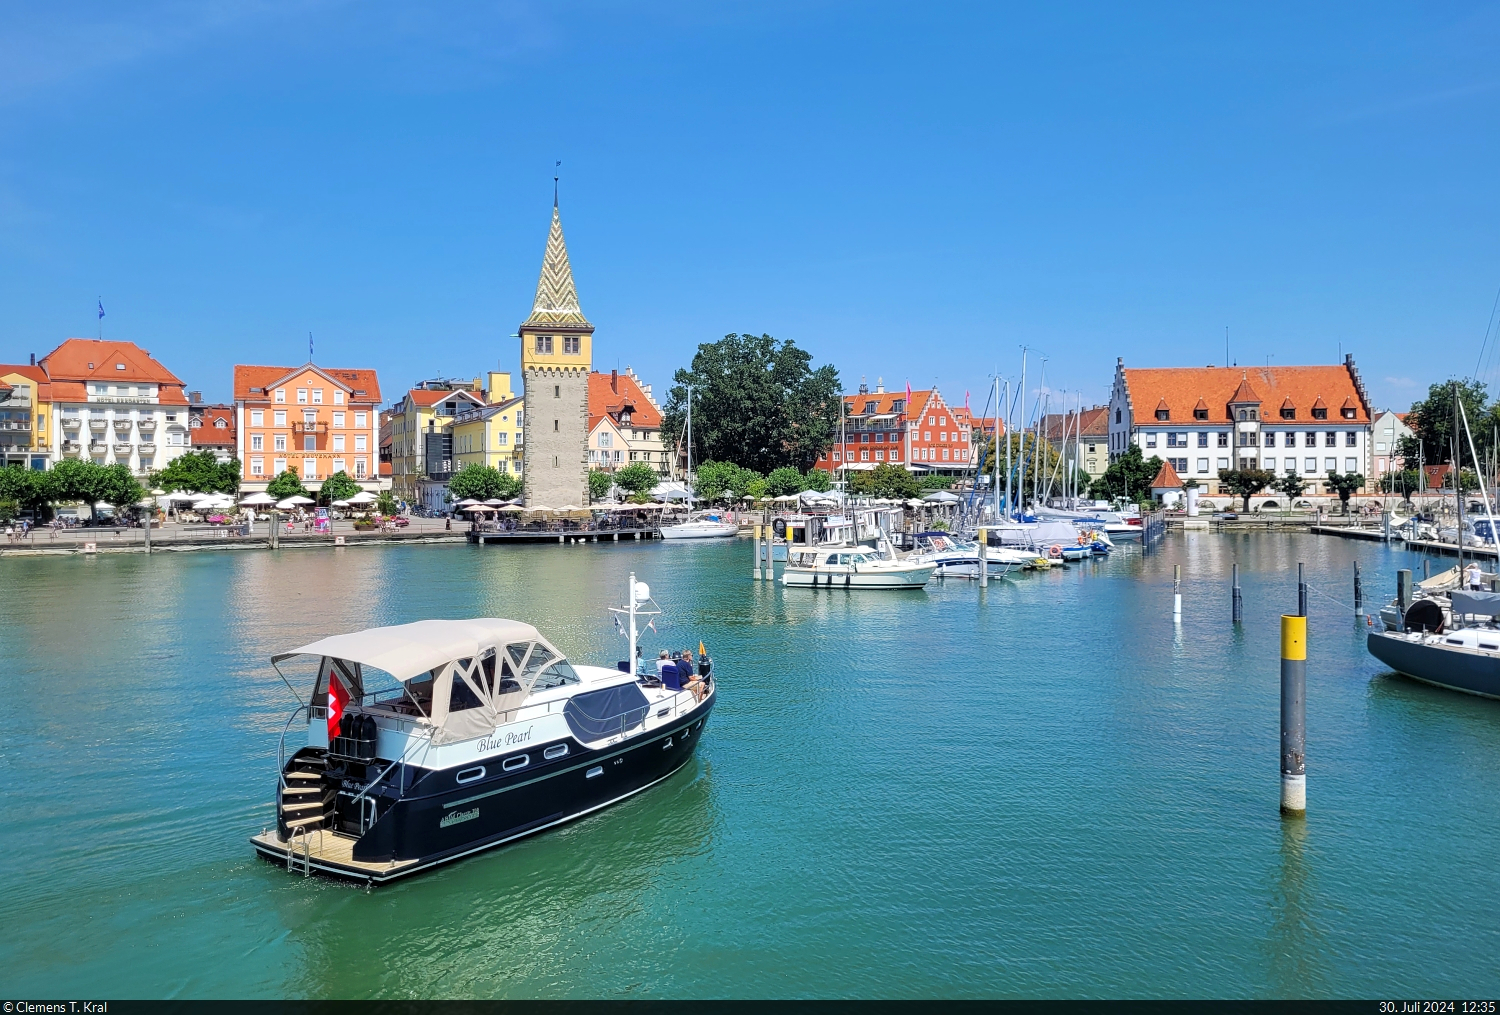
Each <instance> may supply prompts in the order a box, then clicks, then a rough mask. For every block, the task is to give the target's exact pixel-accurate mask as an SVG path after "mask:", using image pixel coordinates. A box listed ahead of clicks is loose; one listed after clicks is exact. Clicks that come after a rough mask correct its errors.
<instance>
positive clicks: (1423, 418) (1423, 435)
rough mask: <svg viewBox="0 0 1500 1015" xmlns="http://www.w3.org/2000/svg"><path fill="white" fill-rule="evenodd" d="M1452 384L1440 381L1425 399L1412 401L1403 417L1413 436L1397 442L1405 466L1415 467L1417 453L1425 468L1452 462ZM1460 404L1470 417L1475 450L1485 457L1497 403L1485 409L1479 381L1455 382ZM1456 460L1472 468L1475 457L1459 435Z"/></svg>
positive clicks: (1498, 420) (1499, 414) (1497, 417)
mask: <svg viewBox="0 0 1500 1015" xmlns="http://www.w3.org/2000/svg"><path fill="white" fill-rule="evenodd" d="M1453 385H1454V382H1453V381H1441V382H1439V383H1437V384H1434V385H1432V386H1431V387H1429V388H1428V389H1427V397H1426V398H1424V399H1422V400H1421V401H1419V402H1413V403H1412V407H1411V411H1410V412H1409V413H1407V414H1406V425H1407V426H1409V427H1411V429H1412V431H1413V433H1414V434H1415V436H1413V437H1405V438H1402V440H1401V441H1400V446H1399V448H1398V451H1399V453H1400V454H1401V456H1402V457H1404V458H1405V459H1406V462H1407V464H1408V465H1411V466H1415V465H1416V464H1417V461H1418V457H1417V456H1418V454H1419V453H1420V455H1421V460H1422V461H1423V462H1425V463H1426V464H1428V465H1442V464H1445V463H1449V462H1452V460H1453V446H1452V443H1451V441H1452V438H1453V434H1454V428H1453ZM1458 392H1459V396H1458V397H1459V401H1460V402H1462V403H1463V407H1464V413H1465V414H1466V415H1467V416H1468V418H1469V429H1470V430H1471V431H1472V432H1473V435H1474V447H1475V449H1476V450H1477V451H1478V452H1479V454H1480V455H1481V457H1482V456H1484V455H1485V454H1486V453H1487V452H1488V450H1489V448H1490V445H1491V444H1492V443H1493V437H1494V432H1495V426H1496V425H1497V424H1500V403H1496V404H1495V405H1492V406H1489V407H1486V406H1485V386H1484V384H1483V383H1481V382H1479V381H1458ZM1458 436H1459V443H1458V450H1459V455H1458V459H1459V462H1460V463H1461V464H1462V465H1466V466H1472V465H1473V464H1474V456H1473V455H1471V454H1470V453H1469V442H1468V439H1467V438H1466V436H1465V435H1464V434H1463V433H1462V431H1460V432H1459V435H1458Z"/></svg>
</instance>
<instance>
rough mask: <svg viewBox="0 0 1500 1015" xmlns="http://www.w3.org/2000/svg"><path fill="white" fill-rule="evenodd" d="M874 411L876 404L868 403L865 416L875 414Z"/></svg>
mask: <svg viewBox="0 0 1500 1015" xmlns="http://www.w3.org/2000/svg"><path fill="white" fill-rule="evenodd" d="M874 411H875V403H874V402H866V403H865V415H867V416H868V415H869V414H871V413H873V412H874Z"/></svg>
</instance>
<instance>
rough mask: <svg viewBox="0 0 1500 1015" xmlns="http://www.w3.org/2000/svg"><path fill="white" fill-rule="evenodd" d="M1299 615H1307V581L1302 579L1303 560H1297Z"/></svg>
mask: <svg viewBox="0 0 1500 1015" xmlns="http://www.w3.org/2000/svg"><path fill="white" fill-rule="evenodd" d="M1297 616H1299V617H1305V616H1307V582H1305V581H1303V580H1302V562H1301V561H1300V560H1299V561H1298V562H1297Z"/></svg>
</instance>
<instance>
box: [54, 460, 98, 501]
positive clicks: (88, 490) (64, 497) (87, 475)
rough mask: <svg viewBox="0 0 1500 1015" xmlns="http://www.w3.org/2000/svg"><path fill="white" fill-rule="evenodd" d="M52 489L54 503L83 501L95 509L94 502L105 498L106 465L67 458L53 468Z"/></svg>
mask: <svg viewBox="0 0 1500 1015" xmlns="http://www.w3.org/2000/svg"><path fill="white" fill-rule="evenodd" d="M51 477H52V489H51V491H50V495H49V498H48V499H49V500H50V501H51V502H52V503H54V504H67V503H82V504H87V505H88V506H89V513H90V514H92V513H93V510H94V503H95V502H96V501H100V500H103V499H104V466H102V465H95V464H94V463H93V462H90V461H85V460H83V459H78V458H65V459H63V460H62V461H60V462H58V463H57V464H56V465H54V466H53V467H52V469H51Z"/></svg>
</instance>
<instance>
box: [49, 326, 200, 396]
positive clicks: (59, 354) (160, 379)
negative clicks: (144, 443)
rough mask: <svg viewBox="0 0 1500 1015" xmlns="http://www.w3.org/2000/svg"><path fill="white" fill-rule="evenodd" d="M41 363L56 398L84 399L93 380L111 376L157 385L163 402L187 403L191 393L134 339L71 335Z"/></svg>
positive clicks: (115, 379) (114, 380)
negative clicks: (74, 336)
mask: <svg viewBox="0 0 1500 1015" xmlns="http://www.w3.org/2000/svg"><path fill="white" fill-rule="evenodd" d="M37 366H39V367H41V368H42V369H43V370H45V371H46V375H47V378H48V380H50V381H51V382H52V392H51V394H52V397H53V399H54V400H56V401H75V402H81V401H84V400H86V399H87V397H88V394H87V391H88V389H87V387H86V385H87V384H88V383H89V382H90V381H99V382H104V381H105V380H106V379H108V381H109V382H119V381H125V382H127V383H132V384H140V383H146V384H155V385H157V386H158V390H157V401H158V402H160V403H161V404H162V405H186V404H187V393H186V392H185V391H184V390H183V383H182V381H181V380H179V379H178V377H177V375H176V374H174V373H172V371H170V370H168V369H167V368H166V367H164V366H162V365H161V364H160V363H159V362H157V361H156V360H155V359H153V358H152V357H151V354H150V353H149V352H147V351H146V350H145V349H142V348H141V347H140V346H138V345H136V344H135V343H134V342H115V341H109V340H104V341H101V340H100V339H97V338H69V339H65V340H64V341H63V343H62V344H61V345H59V346H58V347H57V348H56V349H53V350H52V351H51V352H49V353H48V354H47V355H45V356H43V357H42V358H41V359H40V360H38V361H37Z"/></svg>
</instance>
